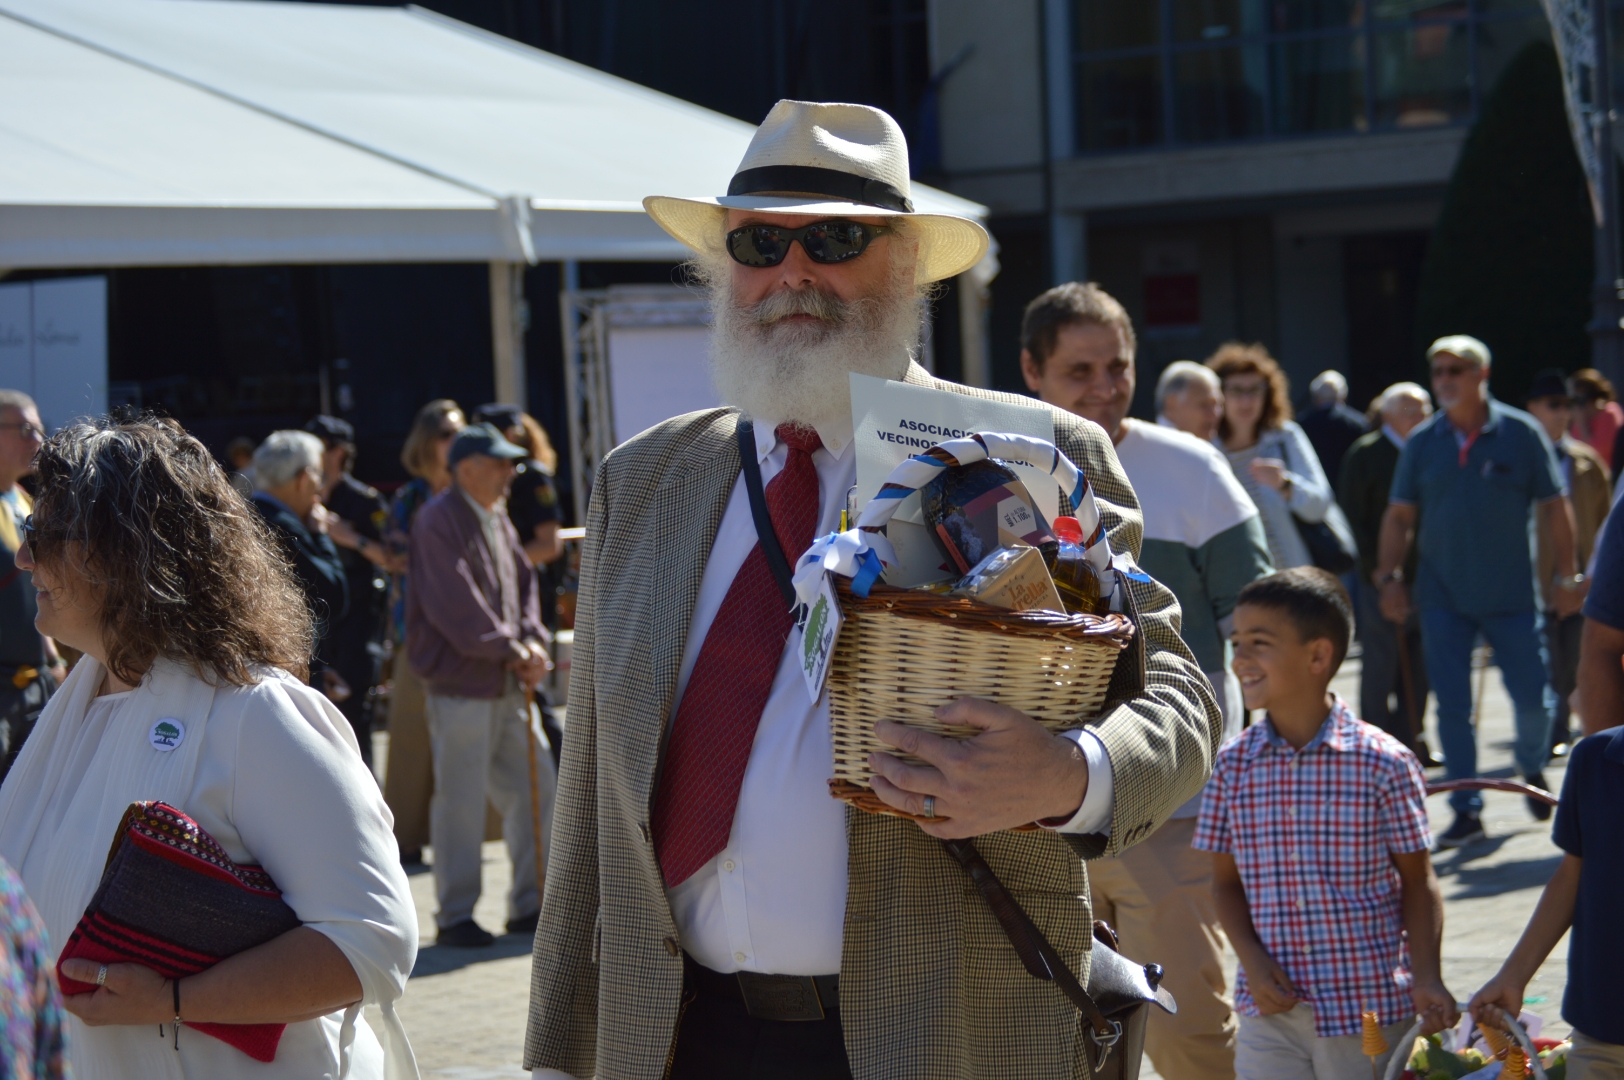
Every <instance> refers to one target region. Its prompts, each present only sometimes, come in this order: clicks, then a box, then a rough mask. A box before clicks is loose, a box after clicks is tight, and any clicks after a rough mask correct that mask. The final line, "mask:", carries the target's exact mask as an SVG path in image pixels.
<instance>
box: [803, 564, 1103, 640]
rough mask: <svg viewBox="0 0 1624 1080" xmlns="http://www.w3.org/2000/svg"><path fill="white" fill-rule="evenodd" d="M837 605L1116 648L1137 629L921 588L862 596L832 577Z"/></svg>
mask: <svg viewBox="0 0 1624 1080" xmlns="http://www.w3.org/2000/svg"><path fill="white" fill-rule="evenodd" d="M834 580H835V588H836V592H837V594H838V596H839V598H840V606H841V608H842V609H844V610H846V611H848V612H849V611H872V612H881V611H883V612H886V613H887V614H891V615H898V616H901V617H902V618H906V619H922V620H926V621H929V622H944V623H945V622H948V621H950V620H951V621H952V622H954V623H957V624H958V625H960V626H967V627H973V628H976V629H982V628H986V629H994V630H1002V631H1003V632H1005V633H1009V634H1021V635H1028V636H1033V637H1067V638H1095V639H1099V640H1101V641H1102V642H1110V643H1111V644H1113V645H1115V646H1116V647H1117V648H1119V649H1125V648H1127V647H1128V644H1129V642H1131V641H1132V640H1133V635H1134V633H1135V627H1134V625H1133V620H1131V619H1129V618H1128V617H1127V616H1126V615H1122V614H1119V613H1116V612H1113V613H1111V614H1109V615H1069V614H1061V613H1059V612H1055V611H1010V610H1009V609H1008V608H1001V607H993V606H992V605H991V604H983V603H981V602H980V601H979V600H971V599H970V598H968V597H964V596H948V595H945V594H943V593H937V592H930V591H928V590H925V589H902V588H897V587H896V586H894V585H882V584H878V583H876V584H875V585H873V586H872V587H871V588H870V590H869V594H868V596H866V597H862V596H858V595H857V594H856V593H854V592H852V589H851V579H849V578H845V577H840V576H839V575H835V576H834Z"/></svg>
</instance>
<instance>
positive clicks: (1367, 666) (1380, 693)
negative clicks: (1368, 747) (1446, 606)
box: [1359, 581, 1430, 749]
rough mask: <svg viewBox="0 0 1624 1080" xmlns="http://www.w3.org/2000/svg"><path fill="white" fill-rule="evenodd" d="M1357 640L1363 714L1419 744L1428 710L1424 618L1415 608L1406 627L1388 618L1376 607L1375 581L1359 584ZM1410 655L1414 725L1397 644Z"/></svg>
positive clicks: (1400, 737) (1408, 742)
mask: <svg viewBox="0 0 1624 1080" xmlns="http://www.w3.org/2000/svg"><path fill="white" fill-rule="evenodd" d="M1359 614H1360V622H1359V641H1360V643H1361V644H1362V645H1363V646H1364V650H1365V655H1364V660H1363V661H1362V662H1361V663H1362V664H1363V667H1362V668H1361V670H1360V673H1359V717H1360V719H1362V720H1363V721H1365V723H1367V724H1374V725H1376V726H1377V727H1379V728H1381V729H1382V730H1383V731H1385V732H1387V734H1389V735H1391V736H1393V738H1395V739H1397V740H1398V741H1399V742H1401V743H1403V744H1404V745H1405V746H1408V747H1410V748H1412V749H1415V748H1416V746H1417V743H1418V742H1419V741H1420V735H1421V730H1422V728H1421V720H1422V717H1423V716H1425V715H1426V711H1427V692H1428V690H1429V689H1430V687H1429V685H1428V683H1427V665H1426V659H1425V655H1424V654H1423V652H1422V649H1421V622H1420V619H1419V618H1418V617H1417V616H1416V615H1415V614H1414V613H1412V614H1411V615H1410V619H1409V621H1408V622H1406V623H1405V624H1404V626H1403V628H1402V633H1401V631H1400V627H1399V626H1398V624H1396V623H1391V622H1388V621H1387V619H1386V618H1384V617H1383V615H1382V613H1381V609H1380V608H1379V607H1377V595H1376V589H1375V587H1374V586H1372V585H1370V584H1369V583H1367V582H1363V581H1361V582H1360V583H1359ZM1400 648H1404V649H1406V650H1408V652H1409V655H1410V692H1411V695H1413V697H1414V698H1415V708H1416V710H1417V712H1418V714H1419V715H1417V716H1416V717H1415V727H1414V728H1413V729H1412V728H1411V727H1410V716H1409V704H1408V702H1407V700H1406V695H1405V693H1404V684H1403V682H1402V681H1401V679H1400V669H1399V649H1400Z"/></svg>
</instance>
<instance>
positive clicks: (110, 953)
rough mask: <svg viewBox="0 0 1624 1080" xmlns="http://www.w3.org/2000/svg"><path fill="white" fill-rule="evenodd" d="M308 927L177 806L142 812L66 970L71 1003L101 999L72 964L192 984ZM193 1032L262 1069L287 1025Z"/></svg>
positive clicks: (118, 843)
mask: <svg viewBox="0 0 1624 1080" xmlns="http://www.w3.org/2000/svg"><path fill="white" fill-rule="evenodd" d="M298 925H299V917H298V916H297V915H295V914H294V913H293V909H292V908H290V907H288V905H287V904H286V903H284V902H283V900H282V893H281V892H280V891H279V890H278V889H277V887H276V883H275V882H273V881H272V880H271V877H270V875H269V874H267V873H265V871H264V870H262V869H260V868H259V867H257V866H239V865H238V864H237V863H234V862H232V861H231V858H230V856H228V855H227V854H226V853H225V849H223V848H222V847H221V846H220V845H219V844H218V843H217V842H215V839H214V837H212V836H210V835H209V834H208V833H206V832H204V831H203V829H202V828H201V827H200V826H199V825H198V824H197V822H195V821H193V820H192V819H191V818H189V817H187V816H186V815H185V814H183V813H181V812H180V811H179V810H176V809H175V808H174V807H173V806H169V805H166V804H165V803H161V802H138V803H132V804H130V808H129V809H128V810H126V811H125V812H124V819H123V820H122V821H120V822H119V825H118V830H117V831H116V832H115V833H114V834H113V848H112V850H111V851H110V852H109V853H108V856H107V868H106V870H104V871H103V873H102V879H101V884H100V885H99V886H98V887H97V888H96V894H95V895H94V896H92V897H91V898H90V906H89V907H88V908H86V909H85V914H84V917H83V918H81V919H80V920H79V925H78V926H76V927H74V930H73V934H72V935H71V936H70V937H69V938H68V943H67V945H66V946H64V947H63V949H62V955H61V957H59V958H58V960H57V977H58V979H59V980H60V982H61V984H62V992H63V993H64V994H84V993H89V992H90V991H92V990H95V989H96V987H95V985H94V984H92V983H82V982H78V981H76V980H73V979H69V978H67V977H66V976H64V975H62V961H63V960H90V961H92V962H94V963H97V964H115V963H132V964H141V965H142V966H144V967H149V968H151V969H152V970H154V971H156V972H158V974H160V975H162V976H163V977H164V978H166V979H179V978H184V977H185V976H187V975H196V974H197V973H198V972H200V971H204V970H206V969H208V968H211V967H213V966H214V965H215V964H218V963H219V962H220V961H222V960H224V959H225V958H226V957H228V956H234V955H236V954H237V953H240V952H242V951H243V950H245V949H251V948H253V947H254V946H255V945H261V944H264V943H265V942H267V941H269V940H271V939H272V938H274V937H277V936H278V935H281V934H285V933H287V932H288V931H289V930H292V929H293V928H294V927H296V926H298ZM184 1006H185V1002H182V1009H181V1011H182V1014H184V1013H185V1007H184ZM186 1026H187V1027H189V1028H193V1029H195V1030H197V1031H200V1032H202V1033H204V1034H207V1035H212V1036H214V1037H215V1038H217V1039H220V1040H222V1041H224V1042H226V1043H229V1044H230V1045H232V1046H234V1047H236V1048H237V1049H239V1050H241V1051H242V1052H243V1053H245V1054H247V1055H248V1056H249V1057H251V1058H253V1059H254V1060H256V1061H272V1060H274V1059H275V1057H276V1046H277V1043H278V1042H280V1041H281V1038H282V1030H283V1028H285V1027H286V1026H287V1025H286V1024H206V1023H199V1024H194V1023H187V1024H186Z"/></svg>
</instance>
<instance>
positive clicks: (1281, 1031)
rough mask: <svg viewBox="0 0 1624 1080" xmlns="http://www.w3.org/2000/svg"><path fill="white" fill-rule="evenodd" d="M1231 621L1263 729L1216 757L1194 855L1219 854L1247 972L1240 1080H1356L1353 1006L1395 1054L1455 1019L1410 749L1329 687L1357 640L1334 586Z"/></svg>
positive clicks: (1272, 599)
mask: <svg viewBox="0 0 1624 1080" xmlns="http://www.w3.org/2000/svg"><path fill="white" fill-rule="evenodd" d="M1234 618H1235V629H1234V633H1233V640H1234V642H1235V660H1234V671H1235V675H1236V677H1237V678H1239V679H1240V683H1241V691H1242V693H1243V694H1244V696H1245V698H1246V707H1247V708H1248V709H1266V710H1268V716H1267V718H1266V719H1264V720H1263V721H1262V722H1261V723H1258V724H1255V725H1253V726H1252V727H1250V728H1248V729H1247V730H1246V731H1245V732H1243V733H1242V734H1241V736H1240V737H1239V738H1237V739H1235V740H1233V741H1232V742H1230V743H1229V744H1228V745H1226V746H1224V747H1223V749H1221V750H1220V751H1219V752H1218V759H1217V762H1216V763H1215V764H1214V766H1213V770H1212V779H1211V781H1209V783H1208V785H1207V791H1206V798H1205V800H1204V801H1203V804H1202V807H1201V818H1200V821H1199V824H1198V825H1197V827H1196V834H1195V840H1194V842H1193V845H1194V846H1195V847H1196V848H1198V849H1201V850H1203V851H1210V852H1212V853H1213V870H1214V873H1213V895H1214V899H1215V901H1216V903H1217V907H1218V918H1219V920H1220V921H1221V922H1222V923H1223V925H1224V931H1225V932H1226V933H1227V934H1228V935H1229V939H1230V942H1231V943H1232V944H1233V945H1234V946H1235V952H1236V953H1237V954H1238V955H1239V956H1240V961H1241V971H1240V976H1239V978H1238V979H1237V980H1236V984H1235V1009H1236V1012H1238V1013H1239V1014H1240V1030H1239V1032H1238V1033H1237V1036H1236V1044H1235V1072H1236V1076H1237V1077H1238V1080H1277V1078H1278V1080H1286V1078H1288V1077H1289V1078H1292V1080H1298V1078H1302V1077H1313V1078H1314V1080H1342V1078H1344V1077H1346V1078H1347V1080H1362V1078H1364V1077H1366V1076H1368V1075H1370V1069H1371V1061H1370V1059H1369V1058H1367V1057H1365V1056H1364V1054H1363V1052H1362V1048H1361V1040H1360V1027H1361V1024H1360V1013H1361V1011H1363V1010H1365V1009H1373V1010H1375V1011H1376V1013H1377V1014H1378V1015H1379V1017H1380V1018H1381V1020H1382V1022H1383V1025H1382V1033H1383V1035H1384V1036H1385V1038H1386V1040H1387V1043H1388V1045H1389V1046H1390V1047H1392V1046H1394V1044H1396V1043H1397V1041H1398V1039H1399V1038H1400V1037H1401V1036H1402V1035H1403V1034H1404V1032H1405V1030H1406V1029H1407V1028H1408V1026H1409V1025H1410V1024H1411V1023H1412V1022H1413V1019H1412V1018H1413V1017H1414V1016H1416V1015H1420V1016H1421V1017H1422V1018H1423V1020H1424V1021H1425V1022H1426V1026H1425V1028H1424V1030H1425V1031H1427V1032H1429V1033H1430V1032H1432V1031H1438V1030H1441V1029H1443V1028H1445V1027H1448V1026H1450V1025H1452V1024H1454V1023H1455V1022H1456V1021H1457V1020H1458V1019H1459V1017H1460V1013H1459V1010H1458V1009H1457V1008H1456V1006H1455V998H1454V995H1453V994H1451V993H1450V992H1449V991H1448V989H1446V988H1445V987H1444V984H1443V981H1442V979H1441V978H1440V976H1439V956H1438V954H1439V945H1440V942H1441V940H1442V937H1443V899H1442V896H1441V895H1440V893H1439V891H1438V880H1437V878H1436V877H1434V876H1433V872H1432V860H1431V857H1430V854H1429V852H1428V849H1429V848H1430V847H1431V843H1432V836H1431V831H1430V830H1429V828H1428V826H1427V812H1426V806H1425V805H1424V803H1425V799H1426V785H1425V782H1424V781H1423V780H1422V777H1421V767H1420V764H1419V763H1418V762H1417V761H1416V759H1415V755H1414V754H1412V753H1411V752H1410V751H1409V750H1408V749H1406V748H1405V747H1404V746H1403V745H1402V744H1401V743H1399V742H1398V740H1396V739H1394V738H1393V737H1392V736H1390V735H1388V734H1386V733H1384V732H1382V731H1381V730H1380V729H1378V728H1376V727H1373V726H1371V725H1369V724H1366V723H1364V722H1363V721H1361V720H1359V719H1358V718H1356V717H1355V716H1354V715H1353V713H1352V711H1351V710H1350V709H1349V708H1348V707H1347V705H1346V704H1344V703H1343V702H1342V700H1341V699H1340V698H1338V697H1336V695H1334V694H1331V693H1330V692H1329V691H1328V689H1327V688H1328V687H1329V686H1330V684H1331V678H1332V676H1334V675H1335V674H1336V671H1337V668H1339V667H1340V666H1341V665H1342V659H1343V657H1344V656H1345V655H1346V654H1347V651H1348V639H1349V637H1350V636H1351V633H1352V630H1353V608H1352V604H1351V603H1350V602H1349V600H1348V594H1347V593H1346V592H1344V591H1343V589H1342V586H1341V584H1339V583H1338V582H1337V580H1336V578H1334V577H1332V576H1331V575H1330V574H1328V573H1326V572H1325V571H1324V570H1320V569H1317V568H1315V567H1311V566H1306V567H1297V568H1295V569H1292V570H1284V571H1281V572H1280V573H1277V574H1271V575H1270V576H1268V577H1266V578H1260V579H1258V580H1257V581H1254V582H1252V583H1251V584H1250V585H1248V586H1246V588H1244V589H1242V590H1241V592H1240V595H1239V597H1238V598H1237V600H1236V604H1235V616H1234ZM1389 1053H1391V1051H1390V1052H1389ZM1387 1056H1389V1055H1382V1056H1380V1057H1378V1058H1377V1060H1376V1068H1377V1071H1378V1074H1379V1073H1380V1072H1381V1071H1382V1070H1385V1069H1386V1067H1387V1060H1386V1059H1387Z"/></svg>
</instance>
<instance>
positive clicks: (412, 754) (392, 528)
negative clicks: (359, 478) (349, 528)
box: [383, 398, 468, 863]
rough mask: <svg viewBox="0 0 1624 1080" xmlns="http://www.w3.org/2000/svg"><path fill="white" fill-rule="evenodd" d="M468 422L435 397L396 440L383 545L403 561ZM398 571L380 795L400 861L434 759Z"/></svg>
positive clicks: (415, 836)
mask: <svg viewBox="0 0 1624 1080" xmlns="http://www.w3.org/2000/svg"><path fill="white" fill-rule="evenodd" d="M467 426H468V421H467V420H466V419H465V418H464V416H463V411H462V408H461V406H459V405H458V404H457V403H456V402H455V401H452V400H451V399H450V398H437V399H435V400H434V401H431V402H429V403H428V404H427V405H425V406H423V407H422V408H421V409H419V410H417V417H416V418H415V419H414V420H413V421H412V430H411V431H410V432H409V433H408V434H407V435H406V445H405V446H403V447H401V451H400V463H401V464H402V465H404V466H405V467H406V471H407V472H408V473H410V474H411V476H412V478H411V479H410V480H408V481H407V482H406V483H405V484H403V485H401V488H400V490H399V491H397V492H395V498H394V501H393V502H392V503H391V504H390V506H389V537H388V539H389V544H390V547H391V548H392V549H393V550H394V552H395V554H396V555H397V556H399V557H401V560H402V561H404V557H405V554H406V546H407V541H408V538H409V537H410V536H411V533H412V522H413V521H416V520H417V512H418V511H419V510H421V509H422V508H423V505H424V504H425V503H427V502H428V501H429V500H430V499H432V498H434V496H436V495H438V494H440V492H442V491H444V490H445V489H446V488H447V487H449V486H450V485H451V466H450V465H449V464H447V457H446V455H447V454H449V453H450V451H451V440H452V439H455V438H456V437H457V432H459V431H461V430H462V429H463V428H464V427H467ZM407 587H408V584H407V581H406V575H405V573H404V572H402V573H399V574H395V575H394V576H393V580H392V582H391V586H390V609H389V610H390V630H391V633H392V635H393V638H394V642H395V660H394V662H393V663H392V664H391V665H390V691H389V761H388V764H387V766H386V767H385V769H384V779H383V792H384V800H385V801H386V802H387V803H388V804H389V809H390V810H391V811H392V812H393V813H394V815H395V839H396V840H397V841H398V842H399V844H400V859H401V862H404V863H415V862H420V861H421V860H422V855H423V845H424V844H426V843H428V842H429V797H430V796H431V795H433V794H434V759H433V758H432V757H431V756H430V751H429V724H428V717H427V713H426V712H425V702H424V698H423V684H422V682H420V681H419V680H418V678H417V676H416V675H415V674H414V673H413V672H412V667H411V665H410V664H408V663H406V653H405V645H404V643H405V641H406V589H407Z"/></svg>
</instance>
